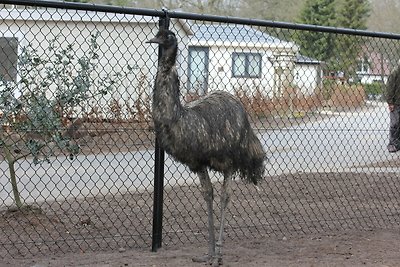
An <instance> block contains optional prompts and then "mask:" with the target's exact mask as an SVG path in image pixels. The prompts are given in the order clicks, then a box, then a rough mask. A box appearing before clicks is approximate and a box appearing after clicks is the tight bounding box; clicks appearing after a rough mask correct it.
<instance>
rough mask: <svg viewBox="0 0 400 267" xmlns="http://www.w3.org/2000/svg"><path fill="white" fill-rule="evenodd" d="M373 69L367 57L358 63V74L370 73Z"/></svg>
mask: <svg viewBox="0 0 400 267" xmlns="http://www.w3.org/2000/svg"><path fill="white" fill-rule="evenodd" d="M370 68H371V63H370V62H369V60H368V58H367V57H366V56H363V57H362V58H361V59H359V60H358V61H357V72H363V73H368V72H369V71H370Z"/></svg>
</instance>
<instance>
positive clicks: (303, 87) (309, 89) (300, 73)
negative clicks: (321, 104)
mask: <svg viewBox="0 0 400 267" xmlns="http://www.w3.org/2000/svg"><path fill="white" fill-rule="evenodd" d="M293 76H294V78H293V84H294V85H295V86H296V87H297V88H298V89H299V92H300V93H302V94H303V95H304V96H309V95H312V94H313V93H314V91H315V89H316V88H317V86H318V85H319V82H320V81H321V79H320V77H321V70H320V68H319V66H318V65H314V64H296V66H295V67H294V70H293Z"/></svg>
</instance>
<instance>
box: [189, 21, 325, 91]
mask: <svg viewBox="0 0 400 267" xmlns="http://www.w3.org/2000/svg"><path fill="white" fill-rule="evenodd" d="M192 31H193V33H194V35H193V36H191V37H190V42H189V60H188V63H189V68H188V73H187V75H188V82H187V88H188V90H189V92H192V93H195V94H200V95H201V94H204V93H205V92H207V91H212V90H216V89H220V90H227V91H230V92H234V91H235V90H243V91H246V92H248V93H254V91H255V90H258V91H259V92H261V93H263V94H264V95H268V96H270V97H273V96H277V97H279V96H281V95H282V94H283V91H284V88H285V87H288V86H292V85H296V86H297V87H299V88H301V90H302V92H304V94H311V93H312V92H313V91H314V90H315V88H316V86H317V85H318V83H319V80H320V78H319V77H320V76H321V73H320V71H319V64H320V62H318V61H312V60H311V59H307V60H306V58H305V57H299V56H298V50H299V48H298V46H297V45H296V44H295V43H293V42H287V41H283V40H280V39H278V38H275V37H273V36H270V35H268V34H266V33H264V32H262V31H261V30H258V29H256V28H253V27H250V26H246V25H237V24H226V25H225V24H195V25H193V26H192ZM295 78H296V79H295ZM293 83H294V84H293Z"/></svg>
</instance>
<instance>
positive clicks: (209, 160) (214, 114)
mask: <svg viewBox="0 0 400 267" xmlns="http://www.w3.org/2000/svg"><path fill="white" fill-rule="evenodd" d="M147 43H157V44H158V45H159V46H160V47H161V52H162V54H161V57H160V59H159V62H158V69H157V75H156V80H155V85H154V91H153V103H152V116H153V120H154V129H155V134H156V136H157V139H158V140H159V142H160V143H159V144H160V146H161V147H162V148H163V149H164V150H165V151H166V152H167V153H168V154H169V155H171V156H172V157H173V158H175V159H176V160H177V161H179V162H181V163H183V164H185V165H187V166H188V167H189V169H190V170H191V171H192V172H194V173H196V174H197V175H198V177H199V180H200V184H201V188H202V195H203V197H204V199H205V202H206V204H207V213H208V234H209V240H208V255H206V256H205V257H200V258H196V259H193V261H196V262H207V263H209V264H212V265H213V266H218V265H220V264H222V245H223V233H224V224H225V211H226V207H227V205H228V202H229V198H230V187H229V184H230V182H231V180H232V176H233V175H234V174H236V173H238V174H239V175H240V176H241V177H242V178H244V179H246V180H247V181H249V182H252V183H254V184H257V182H258V181H259V180H261V179H262V178H263V176H264V169H265V168H264V159H265V156H266V155H265V151H264V149H263V147H262V145H261V142H260V140H259V139H258V138H257V136H256V135H255V133H254V132H253V130H252V128H251V126H250V122H249V118H248V116H247V114H246V111H245V109H244V107H243V105H242V104H241V102H240V101H239V100H238V99H236V98H235V97H234V96H232V95H231V94H229V93H227V92H224V91H215V92H212V93H210V94H208V95H206V96H204V97H202V98H200V99H198V100H196V101H193V102H191V103H189V104H187V105H182V104H181V102H180V98H179V78H178V74H177V71H176V66H175V64H176V56H177V51H178V43H177V38H176V36H175V34H174V33H173V32H172V31H169V30H164V29H161V30H160V31H159V32H158V33H157V35H156V36H155V37H154V38H152V39H151V40H149V41H147ZM209 169H210V170H214V171H217V172H220V173H222V174H223V176H224V180H223V184H222V192H221V213H220V216H221V217H220V221H221V224H220V228H219V235H218V241H217V242H216V239H215V229H214V217H213V198H214V195H213V186H212V183H211V180H210V177H209V175H208V170H209Z"/></svg>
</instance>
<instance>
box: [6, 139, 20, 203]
mask: <svg viewBox="0 0 400 267" xmlns="http://www.w3.org/2000/svg"><path fill="white" fill-rule="evenodd" d="M4 154H5V158H6V160H7V163H8V170H9V173H10V182H11V187H12V191H13V195H14V201H15V205H16V206H17V208H21V207H22V202H21V198H20V194H19V190H18V186H17V178H16V175H15V166H14V164H15V160H14V158H13V157H12V155H11V152H10V150H9V149H8V147H6V146H5V147H4Z"/></svg>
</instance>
